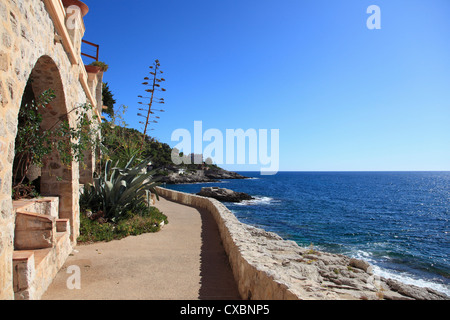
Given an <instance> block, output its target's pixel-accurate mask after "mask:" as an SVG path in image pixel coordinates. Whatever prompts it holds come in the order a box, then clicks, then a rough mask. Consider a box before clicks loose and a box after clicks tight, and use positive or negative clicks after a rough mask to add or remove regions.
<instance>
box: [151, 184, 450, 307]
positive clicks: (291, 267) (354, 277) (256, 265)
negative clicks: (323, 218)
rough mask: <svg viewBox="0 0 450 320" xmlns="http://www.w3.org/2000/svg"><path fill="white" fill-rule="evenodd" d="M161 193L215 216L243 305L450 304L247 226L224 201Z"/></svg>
mask: <svg viewBox="0 0 450 320" xmlns="http://www.w3.org/2000/svg"><path fill="white" fill-rule="evenodd" d="M157 192H158V195H159V196H162V197H164V198H166V199H168V200H172V201H175V202H178V203H181V204H185V205H188V206H193V207H196V208H199V209H205V210H206V211H208V212H209V213H210V214H212V216H213V217H214V219H215V221H216V223H217V226H218V228H219V232H220V237H221V239H222V243H223V246H224V249H225V251H226V253H227V255H228V258H229V262H230V265H231V268H232V271H233V274H234V278H235V280H236V283H237V285H238V289H239V293H240V295H241V297H242V299H252V300H321V299H322V300H323V299H324V300H350V299H362V300H380V299H389V300H397V299H402V300H412V299H420V300H441V299H448V297H447V296H446V295H444V294H441V293H439V292H436V291H434V290H432V289H429V288H419V287H416V286H411V285H406V284H403V283H399V282H398V281H395V280H392V279H384V278H381V277H378V276H376V275H374V274H373V273H372V266H370V265H369V264H368V263H367V262H365V261H363V260H357V259H352V258H349V257H347V256H343V255H338V254H331V253H326V252H320V251H317V250H315V249H314V248H313V247H309V248H304V247H300V246H299V245H298V244H297V243H295V242H294V241H289V240H283V239H282V238H281V237H280V236H278V235H277V234H275V233H272V232H267V231H265V230H263V229H259V228H255V227H252V226H250V225H247V224H244V223H241V222H240V221H239V220H238V219H237V218H236V217H235V216H234V214H233V213H232V212H231V211H230V210H229V209H228V208H227V207H226V206H225V205H223V204H222V203H221V202H219V201H218V200H215V199H212V198H206V197H201V196H197V195H193V194H188V193H183V192H178V191H174V190H169V189H164V188H157Z"/></svg>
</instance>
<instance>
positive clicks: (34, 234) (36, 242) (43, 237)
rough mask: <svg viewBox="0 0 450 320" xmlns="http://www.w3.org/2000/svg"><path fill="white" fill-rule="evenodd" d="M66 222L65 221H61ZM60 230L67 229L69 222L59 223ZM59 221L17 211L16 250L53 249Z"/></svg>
mask: <svg viewBox="0 0 450 320" xmlns="http://www.w3.org/2000/svg"><path fill="white" fill-rule="evenodd" d="M61 220H64V219H61ZM59 225H60V228H67V222H66V224H64V222H63V221H60V222H59ZM56 232H57V219H56V218H55V217H52V216H49V215H43V214H38V213H33V212H26V211H22V210H17V211H16V225H15V231H14V248H15V249H16V250H35V249H44V248H51V247H53V246H54V244H55V236H56Z"/></svg>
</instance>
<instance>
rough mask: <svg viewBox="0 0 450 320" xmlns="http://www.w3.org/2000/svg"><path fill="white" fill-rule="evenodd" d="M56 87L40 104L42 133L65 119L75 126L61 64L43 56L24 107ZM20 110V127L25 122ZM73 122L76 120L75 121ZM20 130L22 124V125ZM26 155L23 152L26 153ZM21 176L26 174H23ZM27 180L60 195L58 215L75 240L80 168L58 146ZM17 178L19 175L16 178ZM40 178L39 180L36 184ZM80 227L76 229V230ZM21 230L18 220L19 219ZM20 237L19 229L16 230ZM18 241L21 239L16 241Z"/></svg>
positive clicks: (42, 193) (27, 89) (29, 84)
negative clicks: (69, 162) (66, 162)
mask: <svg viewBox="0 0 450 320" xmlns="http://www.w3.org/2000/svg"><path fill="white" fill-rule="evenodd" d="M49 89H50V90H52V91H53V93H54V97H53V98H52V99H51V101H50V102H49V103H48V104H46V105H45V107H38V108H37V111H38V113H39V115H40V117H41V123H40V130H41V132H42V134H44V133H45V132H51V130H53V129H54V128H55V126H59V125H60V124H61V123H63V122H67V123H68V124H71V125H73V121H74V120H73V119H71V118H70V112H69V108H68V106H67V103H66V97H65V93H64V88H63V84H62V81H61V76H60V73H59V70H58V67H57V65H56V64H55V62H54V61H53V59H52V58H50V57H49V56H42V57H40V58H39V59H38V60H37V62H36V64H35V66H34V68H33V69H32V71H31V73H30V76H29V79H28V82H27V85H26V87H25V89H24V92H23V96H22V103H21V108H24V107H25V105H27V104H29V103H31V101H32V100H37V99H38V98H39V97H40V96H41V95H42V94H43V93H44V92H46V91H47V90H49ZM20 114H21V112H19V126H20V125H21V119H20ZM71 122H72V123H71ZM18 131H20V127H19V128H18ZM61 139H65V140H62V141H63V143H64V144H67V145H68V146H69V147H68V149H67V152H70V140H68V139H69V138H68V137H66V138H61ZM17 143H18V139H17V137H16V150H18V145H17ZM18 155H19V154H18V153H17V152H16V158H15V161H14V167H13V174H17V172H19V170H17V164H18V163H19V161H18V159H17V157H18ZM22 156H23V155H22ZM18 178H19V179H23V177H21V176H19V177H18ZM27 179H30V180H35V181H34V185H35V187H36V189H37V191H38V193H39V195H40V196H43V197H45V196H52V197H58V198H59V208H58V210H57V216H56V217H55V218H62V219H68V220H69V221H70V223H69V224H70V226H71V229H72V230H71V231H72V232H71V240H72V241H75V240H76V236H77V231H78V228H77V227H75V226H76V225H77V222H78V221H77V218H76V217H77V214H78V194H77V192H76V191H75V190H76V186H75V185H74V182H75V181H77V180H78V167H77V166H74V165H73V163H72V165H64V164H63V161H62V159H61V156H60V153H59V151H58V150H57V149H56V148H52V149H51V152H50V153H48V154H47V155H45V156H44V158H43V159H42V163H41V165H40V166H39V167H35V170H34V177H33V178H30V177H29V176H27ZM15 180H16V181H17V177H16V179H15ZM36 181H38V182H37V183H36ZM74 229H76V230H74ZM16 230H17V221H16ZM22 231H23V230H22ZM16 238H17V231H16ZM15 242H17V239H16V240H15Z"/></svg>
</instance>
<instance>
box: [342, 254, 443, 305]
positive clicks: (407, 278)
mask: <svg viewBox="0 0 450 320" xmlns="http://www.w3.org/2000/svg"><path fill="white" fill-rule="evenodd" d="M349 256H351V257H352V258H356V259H360V260H364V261H367V262H368V263H370V264H371V265H372V267H373V273H374V275H377V276H380V277H383V278H386V279H393V280H397V281H399V282H401V283H405V284H409V285H414V286H417V287H421V288H431V289H433V290H436V291H439V292H442V293H445V294H446V295H448V296H449V297H450V286H448V285H445V284H442V283H436V282H432V281H430V280H425V279H420V278H415V277H414V276H412V275H411V274H409V273H406V272H398V271H392V270H389V269H385V268H381V267H379V266H377V265H376V263H375V260H374V259H373V258H372V256H373V255H372V253H371V252H367V251H363V250H357V251H356V252H353V253H352V254H350V255H349Z"/></svg>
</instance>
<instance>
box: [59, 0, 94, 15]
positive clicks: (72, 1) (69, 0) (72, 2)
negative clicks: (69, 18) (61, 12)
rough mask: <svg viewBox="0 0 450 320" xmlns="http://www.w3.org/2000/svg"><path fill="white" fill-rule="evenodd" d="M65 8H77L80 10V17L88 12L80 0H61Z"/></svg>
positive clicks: (87, 8)
mask: <svg viewBox="0 0 450 320" xmlns="http://www.w3.org/2000/svg"><path fill="white" fill-rule="evenodd" d="M62 3H63V5H64V7H65V8H67V7H70V6H77V7H78V8H80V10H81V16H82V17H84V16H85V15H86V14H87V13H88V12H89V7H88V6H87V5H86V4H85V3H84V2H81V1H80V0H62Z"/></svg>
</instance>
